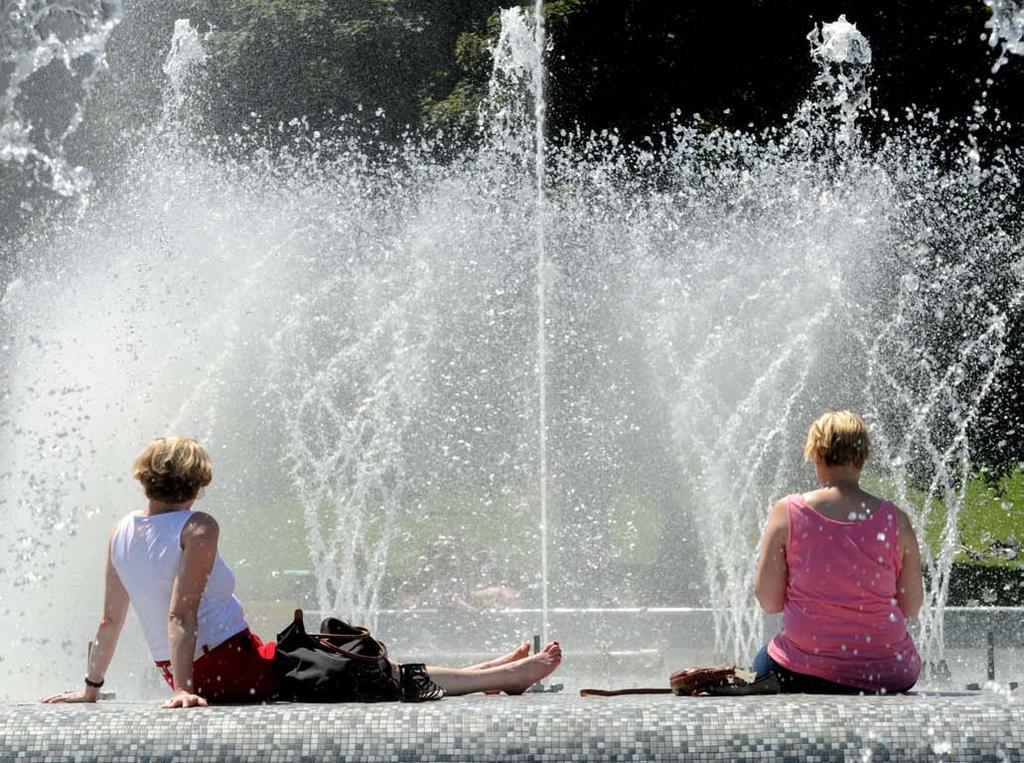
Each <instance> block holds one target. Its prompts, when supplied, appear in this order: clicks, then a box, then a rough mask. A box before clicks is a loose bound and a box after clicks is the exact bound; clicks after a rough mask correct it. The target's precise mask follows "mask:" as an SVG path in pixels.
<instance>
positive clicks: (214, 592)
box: [110, 510, 248, 662]
mask: <svg viewBox="0 0 1024 763" xmlns="http://www.w3.org/2000/svg"><path fill="white" fill-rule="evenodd" d="M194 513H195V512H193V511H191V510H188V511H186V510H180V511H169V512H167V513H166V514H154V515H153V516H149V517H146V516H142V515H141V514H140V513H137V512H133V513H131V514H129V515H128V516H126V517H125V518H124V519H122V520H121V521H120V522H119V523H118V525H117V529H116V530H114V535H113V538H111V541H110V559H111V562H113V565H114V569H115V570H117V575H118V577H120V578H121V582H122V583H123V584H124V587H125V588H126V589H127V590H128V597H129V598H130V599H131V603H132V609H134V610H135V614H136V615H138V617H139V620H140V621H141V623H142V631H143V633H144V634H145V636H146V643H147V644H148V645H149V651H150V654H152V655H153V659H154V660H156V661H157V662H161V661H163V660H169V659H170V658H171V651H170V647H169V645H168V641H167V614H168V612H169V611H170V608H171V589H172V588H173V586H174V579H175V577H177V574H178V562H179V560H180V559H181V531H182V528H184V527H185V523H186V522H187V521H188V520H189V517H191V516H192V515H193V514H194ZM247 627H248V624H247V623H246V621H245V613H244V612H243V611H242V604H241V602H239V601H238V599H237V598H235V575H234V573H233V572H232V571H231V569H230V568H229V567H228V566H227V564H225V563H224V560H223V559H221V558H220V554H219V553H218V554H217V558H216V560H215V561H214V563H213V570H212V571H211V572H210V577H209V579H207V581H206V588H205V589H203V595H202V598H200V600H199V631H198V634H197V636H196V652H195V656H196V658H198V657H199V656H200V655H202V653H203V646H207V647H209V648H210V649H212V648H213V647H215V646H216V645H217V644H219V643H221V642H222V641H224V640H225V639H228V638H230V637H231V636H234V635H235V634H236V633H239V632H241V631H243V630H245V629H246V628H247Z"/></svg>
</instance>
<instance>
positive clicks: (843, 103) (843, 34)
mask: <svg viewBox="0 0 1024 763" xmlns="http://www.w3.org/2000/svg"><path fill="white" fill-rule="evenodd" d="M807 39H808V41H809V42H810V43H811V60H813V61H814V62H815V63H816V64H818V68H819V71H818V76H817V78H816V79H815V81H814V85H815V87H816V88H817V89H819V90H820V91H821V92H822V93H823V94H825V95H824V97H822V98H819V99H809V100H808V101H805V103H804V109H805V110H806V109H808V108H821V107H824V108H825V109H826V113H827V110H828V109H835V110H836V111H837V112H838V114H839V116H840V118H841V120H842V125H843V129H842V130H839V131H837V132H836V139H837V140H838V141H841V142H849V141H850V140H851V139H852V138H853V135H854V129H855V122H856V120H857V117H858V116H859V115H860V114H862V113H863V112H864V111H865V110H866V109H867V108H868V107H870V105H871V91H870V90H869V89H868V86H867V81H868V75H869V74H870V72H871V45H870V44H869V43H868V40H867V38H866V37H864V35H863V34H861V33H860V31H858V29H857V25H856V24H851V23H850V22H849V21H847V20H846V15H845V14H843V15H840V16H839V18H838V19H837V20H835V21H833V22H832V23H830V24H822V25H821V27H820V28H819V27H818V25H817V24H816V25H815V26H814V29H812V30H811V32H810V34H808V35H807Z"/></svg>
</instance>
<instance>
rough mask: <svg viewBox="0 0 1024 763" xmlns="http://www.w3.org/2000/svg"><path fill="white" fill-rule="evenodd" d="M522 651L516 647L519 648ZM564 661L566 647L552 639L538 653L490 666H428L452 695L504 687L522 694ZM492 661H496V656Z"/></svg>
mask: <svg viewBox="0 0 1024 763" xmlns="http://www.w3.org/2000/svg"><path fill="white" fill-rule="evenodd" d="M521 648H522V647H520V649H521ZM518 651H519V650H516V652H518ZM507 656H508V655H506V657H507ZM499 659H504V658H499ZM561 661H562V647H561V646H559V645H558V642H557V641H552V642H551V643H550V644H548V645H547V646H545V647H544V648H543V649H542V650H541V651H540V652H538V653H537V654H531V655H530V656H528V657H522V658H521V659H514V660H512V661H510V662H502V663H499V664H496V665H495V664H492V665H491V666H490V667H484V668H481V667H472V668H444V667H435V666H428V667H427V675H429V676H430V680H431V681H433V682H434V683H435V684H437V685H438V686H440V687H441V688H442V689H444V692H445V694H447V695H449V696H456V695H459V694H472V693H474V692H478V691H503V692H506V693H507V694H522V693H523V692H524V691H526V690H527V689H528V688H530V687H531V686H532V685H533V684H535V683H537V682H538V681H541V680H543V679H544V678H546V677H547V676H549V675H551V674H552V673H553V672H554V670H555V668H557V667H558V665H559V663H561ZM491 662H492V663H493V662H496V661H493V660H492V661H491ZM482 664H483V663H482Z"/></svg>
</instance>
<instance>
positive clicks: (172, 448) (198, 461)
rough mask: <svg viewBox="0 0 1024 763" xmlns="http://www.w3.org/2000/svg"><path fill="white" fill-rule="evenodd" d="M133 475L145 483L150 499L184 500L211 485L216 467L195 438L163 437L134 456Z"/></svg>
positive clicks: (189, 499)
mask: <svg viewBox="0 0 1024 763" xmlns="http://www.w3.org/2000/svg"><path fill="white" fill-rule="evenodd" d="M132 477H134V478H135V479H137V480H138V481H139V482H141V483H142V488H143V490H145V491H146V497H147V498H150V499H152V500H156V501H164V502H165V503H184V502H186V501H191V500H193V499H195V497H196V496H198V495H199V491H200V490H202V489H203V488H204V487H206V486H207V485H209V484H210V481H211V480H212V479H213V466H212V465H211V464H210V456H209V455H208V454H207V452H206V451H205V450H204V449H203V446H202V445H200V444H199V443H198V442H196V441H195V440H193V439H192V438H190V437H160V438H158V439H156V440H153V441H152V442H151V443H149V445H147V446H146V447H145V448H144V449H143V451H142V452H141V453H140V454H139V457H138V458H136V459H135V465H134V466H133V467H132Z"/></svg>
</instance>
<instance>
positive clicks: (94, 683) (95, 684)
mask: <svg viewBox="0 0 1024 763" xmlns="http://www.w3.org/2000/svg"><path fill="white" fill-rule="evenodd" d="M85 685H86V686H88V687H89V688H90V689H100V688H102V687H103V681H90V680H89V676H86V677H85Z"/></svg>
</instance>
